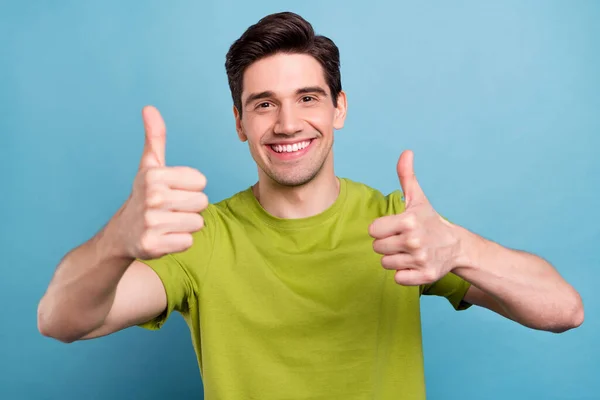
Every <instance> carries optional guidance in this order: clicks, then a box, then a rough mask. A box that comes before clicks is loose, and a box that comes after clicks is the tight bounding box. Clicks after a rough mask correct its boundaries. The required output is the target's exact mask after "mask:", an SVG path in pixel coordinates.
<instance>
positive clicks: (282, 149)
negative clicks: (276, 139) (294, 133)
mask: <svg viewBox="0 0 600 400" xmlns="http://www.w3.org/2000/svg"><path fill="white" fill-rule="evenodd" d="M309 144H310V140H305V141H304V142H300V143H294V144H293V145H292V144H287V145H286V144H284V145H282V144H275V145H271V148H272V149H273V150H274V151H276V152H277V153H293V152H295V151H298V150H302V149H305V148H306V147H308V145H309Z"/></svg>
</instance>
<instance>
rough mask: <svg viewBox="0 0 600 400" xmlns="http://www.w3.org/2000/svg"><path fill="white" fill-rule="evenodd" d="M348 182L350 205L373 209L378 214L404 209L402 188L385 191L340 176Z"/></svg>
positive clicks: (388, 213) (389, 213) (392, 212)
mask: <svg viewBox="0 0 600 400" xmlns="http://www.w3.org/2000/svg"><path fill="white" fill-rule="evenodd" d="M340 179H342V180H343V181H344V182H345V184H346V188H347V189H346V190H347V200H348V203H349V204H350V206H354V207H360V208H363V209H365V208H366V209H371V210H372V211H374V212H376V213H377V214H379V215H381V216H383V215H391V214H400V213H401V212H403V211H404V195H403V193H402V191H401V190H399V189H398V190H394V191H392V192H390V193H387V194H385V193H383V192H382V191H380V190H379V189H376V188H373V187H372V186H369V185H367V184H365V183H361V182H357V181H353V180H351V179H348V178H340Z"/></svg>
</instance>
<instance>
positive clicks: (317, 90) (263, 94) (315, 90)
mask: <svg viewBox="0 0 600 400" xmlns="http://www.w3.org/2000/svg"><path fill="white" fill-rule="evenodd" d="M307 93H318V94H320V95H321V96H324V97H327V92H326V91H325V89H323V88H322V87H320V86H307V87H303V88H300V89H298V90H296V95H299V94H307ZM269 97H275V92H272V91H270V90H265V91H264V92H260V93H252V94H251V95H250V96H248V98H247V99H246V101H245V102H244V106H248V104H250V103H252V102H253V101H256V100H260V99H267V98H269Z"/></svg>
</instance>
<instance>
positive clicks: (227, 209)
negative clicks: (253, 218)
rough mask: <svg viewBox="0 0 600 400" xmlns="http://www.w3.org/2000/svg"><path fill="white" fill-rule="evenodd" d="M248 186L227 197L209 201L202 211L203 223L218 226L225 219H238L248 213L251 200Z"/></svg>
mask: <svg viewBox="0 0 600 400" xmlns="http://www.w3.org/2000/svg"><path fill="white" fill-rule="evenodd" d="M250 196H251V189H250V187H248V188H246V189H244V190H241V191H239V192H237V193H235V194H233V195H231V196H229V197H226V198H224V199H221V200H218V201H217V202H215V203H210V204H209V205H208V207H207V208H206V209H205V210H204V211H203V212H202V216H203V218H204V222H205V224H206V225H207V226H208V225H213V226H215V227H216V226H218V225H219V224H222V223H224V222H226V221H232V220H238V219H239V218H240V216H243V215H245V214H247V213H248V202H249V201H250V200H251V198H250Z"/></svg>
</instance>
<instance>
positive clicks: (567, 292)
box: [369, 151, 584, 332]
mask: <svg viewBox="0 0 600 400" xmlns="http://www.w3.org/2000/svg"><path fill="white" fill-rule="evenodd" d="M397 172H398V178H399V179H400V185H401V186H402V189H403V192H404V196H405V199H406V200H405V206H404V209H403V210H400V213H399V214H396V215H388V216H384V217H381V218H378V219H376V220H375V221H374V222H373V223H372V224H371V226H370V227H369V234H370V235H371V236H372V237H373V239H375V240H374V242H373V249H374V250H375V251H376V252H377V253H379V254H382V255H383V257H382V258H381V265H382V266H383V268H385V269H390V270H395V271H396V272H395V274H394V280H395V281H396V283H398V284H400V285H406V286H415V285H428V284H432V283H434V282H437V281H438V280H440V279H441V278H442V277H444V276H445V275H447V274H448V273H449V272H453V273H454V274H455V275H457V276H459V277H461V278H463V279H464V280H465V281H467V282H469V283H471V284H472V285H471V287H470V288H469V290H468V292H467V294H466V297H465V298H464V301H465V302H467V303H470V304H477V305H480V306H483V307H486V308H489V309H491V310H493V311H496V312H497V313H499V314H501V315H504V316H506V317H507V318H510V319H512V320H514V321H517V322H519V323H520V324H522V325H524V326H527V327H530V328H534V329H540V330H547V331H551V332H564V331H566V330H568V329H572V328H575V327H577V326H579V325H581V324H582V323H583V318H584V315H583V304H582V301H581V297H580V296H579V294H578V293H577V292H576V291H575V289H573V287H572V286H571V285H569V284H568V283H567V282H565V280H564V279H562V278H561V276H560V275H559V274H558V272H557V271H556V270H555V269H554V268H553V267H552V266H551V265H550V264H549V263H548V262H547V261H545V260H544V259H542V258H540V257H537V256H535V255H533V254H529V253H526V252H524V251H518V250H511V249H507V248H505V247H502V246H500V245H499V244H497V243H494V242H491V241H488V240H486V239H484V238H482V237H480V236H478V235H476V234H474V233H471V232H469V231H468V230H466V229H464V228H462V227H460V226H458V225H454V224H452V223H450V222H449V221H448V220H446V219H445V218H443V217H441V216H440V215H439V214H438V213H437V212H436V211H435V209H434V208H433V206H432V205H431V203H430V202H429V200H428V199H427V196H425V193H423V190H422V189H421V186H420V185H419V183H418V181H417V178H416V176H415V173H414V168H413V153H412V152H411V151H405V152H403V153H402V155H401V156H400V159H399V160H398V165H397Z"/></svg>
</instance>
